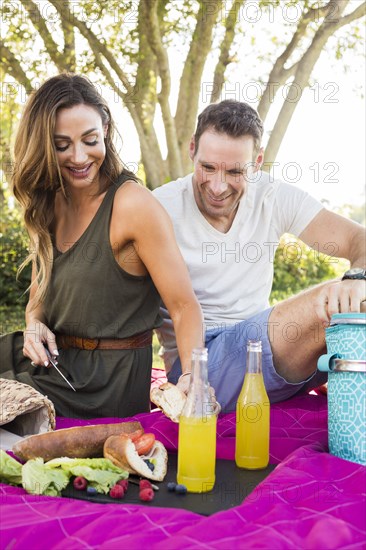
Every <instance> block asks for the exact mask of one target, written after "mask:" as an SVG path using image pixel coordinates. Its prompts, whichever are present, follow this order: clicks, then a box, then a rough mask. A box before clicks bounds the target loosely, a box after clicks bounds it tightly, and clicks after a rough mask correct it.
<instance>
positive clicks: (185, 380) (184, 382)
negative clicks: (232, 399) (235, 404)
mask: <svg viewBox="0 0 366 550" xmlns="http://www.w3.org/2000/svg"><path fill="white" fill-rule="evenodd" d="M190 380H191V373H190V372H185V373H183V374H182V375H181V376H180V377H179V378H178V382H177V384H176V386H177V388H179V389H180V390H181V391H182V392H183V393H185V394H186V395H187V393H188V389H189V383H190ZM208 391H209V393H210V400H211V402H212V404H213V406H214V409H215V413H216V414H219V412H220V411H221V405H220V403H219V402H218V401H217V400H216V394H215V390H214V388H213V387H212V386H210V384H209V385H208Z"/></svg>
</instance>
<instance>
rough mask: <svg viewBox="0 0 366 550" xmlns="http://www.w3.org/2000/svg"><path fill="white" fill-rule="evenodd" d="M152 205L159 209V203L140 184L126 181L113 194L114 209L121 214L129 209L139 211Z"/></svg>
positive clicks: (130, 180)
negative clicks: (137, 209) (137, 208)
mask: <svg viewBox="0 0 366 550" xmlns="http://www.w3.org/2000/svg"><path fill="white" fill-rule="evenodd" d="M154 205H155V206H156V207H157V208H159V202H158V201H157V200H156V198H155V197H154V196H153V194H152V193H151V191H150V190H149V189H147V187H145V186H144V185H143V184H142V183H140V182H138V181H136V180H133V179H128V180H126V181H125V182H124V183H123V185H121V186H120V187H119V188H118V189H117V191H116V194H115V198H114V207H115V208H116V209H117V210H119V211H121V212H123V211H126V210H130V209H136V207H137V206H138V207H139V209H140V210H144V209H145V208H152V207H154Z"/></svg>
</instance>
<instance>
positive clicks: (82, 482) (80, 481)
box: [72, 476, 88, 491]
mask: <svg viewBox="0 0 366 550" xmlns="http://www.w3.org/2000/svg"><path fill="white" fill-rule="evenodd" d="M72 484H73V486H74V489H76V490H77V491H84V489H86V486H87V485H88V482H87V480H86V479H85V477H83V476H77V477H76V478H75V479H74V481H73V482H72Z"/></svg>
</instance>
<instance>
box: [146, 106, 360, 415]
mask: <svg viewBox="0 0 366 550" xmlns="http://www.w3.org/2000/svg"><path fill="white" fill-rule="evenodd" d="M262 134H263V125H262V122H261V120H260V118H259V116H258V114H257V113H256V111H255V110H254V109H252V108H251V107H250V106H249V105H247V104H245V103H241V102H237V101H231V100H227V101H222V102H221V103H218V104H214V105H209V106H208V107H207V108H206V109H205V110H204V111H203V112H202V113H201V115H200V116H199V117H198V125H197V129H196V132H195V134H194V135H193V137H192V140H191V142H190V146H189V151H190V157H191V159H192V161H193V166H194V171H193V174H190V175H188V176H186V177H184V178H181V179H178V180H177V181H173V182H170V183H168V184H166V185H163V186H162V187H160V188H158V189H156V190H155V191H154V195H155V196H156V198H157V199H158V200H159V201H160V202H161V204H162V205H163V206H164V207H165V208H166V210H167V212H168V213H169V215H170V217H171V219H172V222H173V225H174V229H175V233H176V238H177V241H178V245H179V247H180V250H181V252H182V255H183V257H184V259H185V262H186V264H187V266H188V268H189V272H190V276H191V280H192V284H193V288H194V291H195V293H196V295H197V298H198V301H199V302H200V304H201V307H202V310H203V314H204V319H205V327H204V328H205V330H206V346H207V347H208V350H209V353H208V356H209V381H210V384H211V385H212V386H213V387H214V389H215V391H216V396H217V400H218V401H219V402H220V403H221V405H222V407H223V410H224V411H225V412H229V411H231V410H234V409H235V403H236V399H237V396H238V394H239V391H240V389H241V386H242V382H243V376H244V372H245V359H246V342H247V339H261V340H262V345H263V375H264V381H265V385H266V388H267V392H268V395H269V398H270V400H271V402H276V401H281V400H283V399H287V398H289V397H291V396H293V395H295V394H296V393H298V392H299V391H304V390H309V389H311V388H312V387H317V386H319V385H320V384H321V383H323V382H324V381H325V377H324V374H320V373H317V370H316V368H317V360H318V357H319V356H320V355H321V354H322V353H324V351H325V330H324V329H325V326H326V325H327V324H328V323H329V320H330V317H331V316H332V314H334V313H338V312H350V311H353V312H359V311H360V309H361V303H362V302H364V301H365V300H366V280H365V279H366V271H365V266H366V257H365V230H364V228H362V227H361V226H360V225H358V224H356V223H354V222H352V221H350V220H347V219H345V218H343V217H341V216H339V215H337V214H334V213H332V212H329V211H327V210H326V209H324V208H323V206H322V204H321V203H319V202H318V201H316V200H315V199H314V198H312V197H311V196H310V195H308V194H307V193H305V192H304V191H302V190H300V189H298V188H296V187H294V186H291V185H288V184H286V183H284V182H282V181H278V180H273V179H272V178H271V176H269V174H267V173H265V172H262V171H261V170H260V168H261V165H262V162H263V148H262V147H261V139H262ZM284 233H292V234H294V235H295V236H297V237H299V238H300V239H301V240H302V241H303V242H305V243H306V244H307V245H309V246H310V247H312V248H316V249H317V250H319V251H320V252H325V253H326V252H327V244H329V243H335V244H334V249H335V252H334V255H335V256H337V257H342V258H347V259H348V260H349V261H350V263H351V268H359V269H356V270H354V271H349V272H347V273H346V274H345V276H344V278H343V279H342V280H335V281H329V282H326V283H322V284H320V285H318V286H316V287H314V288H312V289H309V290H306V291H304V292H302V293H300V294H299V295H297V296H294V297H291V298H289V299H287V300H285V301H283V302H282V303H279V304H277V305H276V306H275V307H274V308H269V301H268V300H269V294H270V291H271V287H272V281H273V257H274V252H275V248H276V247H277V245H278V243H279V241H280V238H281V235H283V234H284ZM363 306H364V304H363ZM363 306H362V307H363ZM162 314H163V317H164V323H163V325H162V327H161V328H160V329H159V332H158V336H159V339H160V341H161V343H162V345H163V346H164V361H165V365H166V369H167V372H168V379H169V381H170V382H173V383H177V380H178V379H179V377H180V376H181V374H182V372H181V366H180V363H179V359H178V353H177V348H176V342H175V337H174V331H173V326H172V322H171V320H170V319H169V316H168V314H167V310H166V309H165V308H164V307H162ZM183 374H185V373H183ZM188 382H189V375H188V374H187V376H183V377H180V382H179V385H180V387H184V386H185V387H186V386H187V384H188Z"/></svg>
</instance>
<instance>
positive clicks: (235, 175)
mask: <svg viewBox="0 0 366 550" xmlns="http://www.w3.org/2000/svg"><path fill="white" fill-rule="evenodd" d="M194 150H195V143H194V138H192V140H191V144H190V156H191V159H192V160H193V164H194V172H193V192H194V197H195V199H196V203H197V206H198V208H199V210H200V212H201V213H202V214H203V216H204V217H205V218H206V220H207V221H208V222H209V223H210V224H211V225H212V226H213V227H216V228H217V229H219V230H220V231H223V232H226V231H228V230H229V229H230V227H231V225H232V223H233V220H234V218H235V214H236V212H237V208H238V205H239V202H240V199H241V198H242V196H243V195H244V193H245V190H246V186H247V177H248V176H249V175H250V174H252V173H254V172H256V171H257V170H258V169H259V168H260V166H261V163H262V160H263V150H262V149H260V151H259V153H258V154H257V155H255V154H254V139H253V137H252V136H242V137H239V138H232V137H230V136H228V135H227V134H221V133H217V132H215V131H213V130H206V131H205V132H204V133H203V134H202V135H201V137H200V140H199V144H198V149H197V151H196V153H195V152H194Z"/></svg>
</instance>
